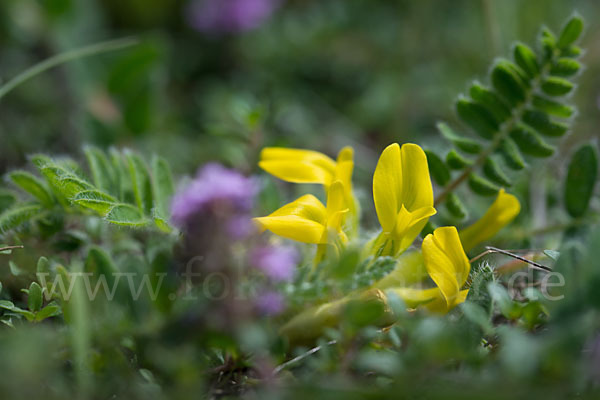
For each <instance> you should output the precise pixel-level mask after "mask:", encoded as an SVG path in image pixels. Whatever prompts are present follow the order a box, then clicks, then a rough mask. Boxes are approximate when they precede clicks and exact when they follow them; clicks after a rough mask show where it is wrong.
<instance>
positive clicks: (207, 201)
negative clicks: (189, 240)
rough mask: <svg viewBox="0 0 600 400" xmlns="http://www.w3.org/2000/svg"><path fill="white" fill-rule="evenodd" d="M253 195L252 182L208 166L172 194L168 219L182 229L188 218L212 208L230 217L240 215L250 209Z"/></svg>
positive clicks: (254, 192)
mask: <svg viewBox="0 0 600 400" xmlns="http://www.w3.org/2000/svg"><path fill="white" fill-rule="evenodd" d="M257 192H258V185H257V183H256V181H255V180H254V179H252V178H248V177H245V176H244V175H242V174H240V173H239V172H237V171H235V170H232V169H228V168H225V167H223V166H222V165H220V164H216V163H209V164H206V165H205V166H204V167H203V168H202V169H200V170H199V171H198V174H197V175H196V178H194V179H193V180H192V181H191V182H190V183H189V184H188V185H187V186H185V187H183V188H181V189H180V190H179V191H178V192H177V193H176V194H175V196H174V197H173V200H172V202H171V219H172V221H173V223H175V225H177V226H179V227H182V226H184V225H185V224H186V222H188V221H189V220H190V219H191V218H192V217H194V216H196V215H199V214H201V213H204V212H213V211H214V209H224V210H226V211H227V212H229V213H231V216H232V217H233V216H240V215H244V214H247V213H248V212H249V211H250V209H251V208H252V203H253V199H254V196H255V195H256V193H257Z"/></svg>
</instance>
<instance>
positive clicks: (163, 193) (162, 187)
mask: <svg viewBox="0 0 600 400" xmlns="http://www.w3.org/2000/svg"><path fill="white" fill-rule="evenodd" d="M152 178H153V183H154V185H153V188H154V202H155V205H154V208H155V209H156V210H158V213H157V214H158V215H161V216H165V217H166V216H167V215H169V205H170V202H171V197H172V196H173V194H174V193H175V185H174V184H173V177H172V174H171V168H170V167H169V163H168V162H167V161H166V160H165V159H163V158H160V157H154V158H153V159H152Z"/></svg>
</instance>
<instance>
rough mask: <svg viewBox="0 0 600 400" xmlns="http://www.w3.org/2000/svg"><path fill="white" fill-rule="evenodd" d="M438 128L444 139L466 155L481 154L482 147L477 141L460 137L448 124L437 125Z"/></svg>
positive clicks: (440, 123)
mask: <svg viewBox="0 0 600 400" xmlns="http://www.w3.org/2000/svg"><path fill="white" fill-rule="evenodd" d="M437 128H438V130H439V131H440V133H441V134H442V136H443V137H445V138H446V139H447V140H449V141H450V142H451V143H452V144H454V145H455V146H456V147H458V148H459V149H460V150H462V151H464V152H465V153H469V154H479V152H480V151H481V145H480V144H479V143H478V142H477V141H475V140H473V139H469V138H466V137H463V136H459V135H458V134H456V133H455V132H454V131H453V130H452V128H450V127H449V126H448V125H447V124H446V123H444V122H439V123H438V124H437Z"/></svg>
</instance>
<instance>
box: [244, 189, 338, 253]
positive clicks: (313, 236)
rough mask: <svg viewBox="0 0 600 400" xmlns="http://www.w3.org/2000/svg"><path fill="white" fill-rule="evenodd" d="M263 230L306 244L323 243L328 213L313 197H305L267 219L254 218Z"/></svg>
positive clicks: (287, 205)
mask: <svg viewBox="0 0 600 400" xmlns="http://www.w3.org/2000/svg"><path fill="white" fill-rule="evenodd" d="M254 221H255V222H256V223H257V224H258V225H259V226H260V227H261V228H263V229H268V230H270V231H271V232H273V233H275V234H276V235H279V236H282V237H285V238H288V239H292V240H297V241H299V242H304V243H321V241H322V240H323V237H326V235H324V233H325V230H326V222H327V211H326V209H325V206H324V205H323V204H322V203H321V202H320V201H319V199H317V198H316V197H315V196H313V195H310V194H308V195H305V196H302V197H300V198H299V199H296V200H295V201H293V202H291V203H289V204H286V205H285V206H283V207H281V208H280V209H278V210H276V211H274V212H273V213H272V214H270V215H269V216H266V217H260V218H254Z"/></svg>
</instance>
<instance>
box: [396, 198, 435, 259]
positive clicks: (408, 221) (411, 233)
mask: <svg viewBox="0 0 600 400" xmlns="http://www.w3.org/2000/svg"><path fill="white" fill-rule="evenodd" d="M435 213H436V211H435V208H433V207H430V206H428V207H421V208H419V209H417V210H415V211H413V212H410V211H408V210H407V209H406V208H405V207H404V204H403V205H402V207H401V209H400V212H399V213H398V216H397V217H396V225H395V227H394V231H393V233H392V237H393V238H394V240H395V241H396V242H397V243H396V245H395V247H396V249H397V253H402V252H404V251H405V250H406V249H407V248H409V247H410V245H411V244H412V243H413V242H414V241H415V238H416V237H417V236H418V235H419V233H420V232H421V231H422V230H423V228H424V227H425V224H426V223H427V220H428V219H429V217H430V216H432V215H434V214H435Z"/></svg>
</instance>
